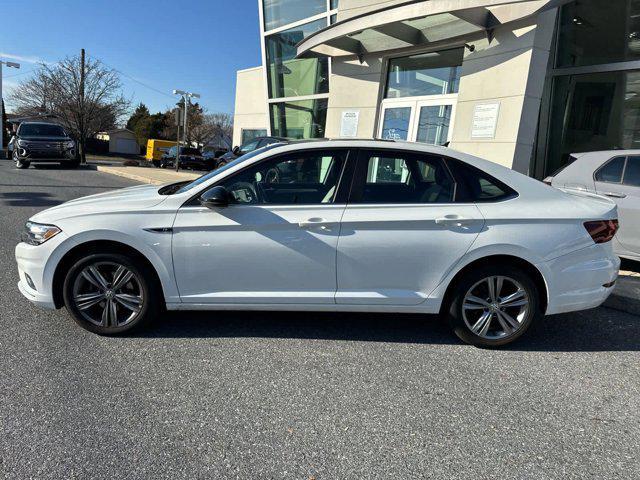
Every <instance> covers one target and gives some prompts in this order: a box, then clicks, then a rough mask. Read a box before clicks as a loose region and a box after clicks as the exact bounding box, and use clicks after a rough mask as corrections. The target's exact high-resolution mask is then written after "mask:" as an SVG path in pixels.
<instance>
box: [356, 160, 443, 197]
mask: <svg viewBox="0 0 640 480" xmlns="http://www.w3.org/2000/svg"><path fill="white" fill-rule="evenodd" d="M359 161H360V162H361V163H360V165H359V168H358V173H357V174H356V175H358V178H357V179H356V181H357V183H356V187H355V191H354V195H353V198H352V200H351V201H352V202H353V203H387V204H421V203H422V204H428V203H450V202H451V201H452V200H453V191H454V182H453V179H452V178H451V175H450V174H449V171H448V170H447V168H446V166H445V165H444V162H443V160H442V158H439V157H436V156H430V155H419V154H414V153H411V152H364V151H363V152H362V153H361V157H360V160H359ZM363 177H364V178H363Z"/></svg>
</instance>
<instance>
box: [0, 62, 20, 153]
mask: <svg viewBox="0 0 640 480" xmlns="http://www.w3.org/2000/svg"><path fill="white" fill-rule="evenodd" d="M2 65H6V66H7V67H11V68H20V64H19V63H16V62H3V61H1V60H0V152H4V150H3V148H4V99H3V97H2Z"/></svg>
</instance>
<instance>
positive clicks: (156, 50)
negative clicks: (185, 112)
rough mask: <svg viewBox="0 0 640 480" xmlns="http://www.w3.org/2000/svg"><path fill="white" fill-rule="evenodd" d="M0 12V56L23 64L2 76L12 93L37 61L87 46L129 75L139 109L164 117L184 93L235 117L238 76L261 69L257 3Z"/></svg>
mask: <svg viewBox="0 0 640 480" xmlns="http://www.w3.org/2000/svg"><path fill="white" fill-rule="evenodd" d="M0 12H1V13H0V17H2V18H3V20H2V22H1V25H0V57H2V58H3V59H4V60H10V59H12V58H13V59H15V61H19V62H21V63H22V69H21V70H14V69H8V68H5V69H4V70H3V72H4V75H3V77H4V85H5V89H7V90H8V89H9V88H11V86H12V85H15V84H16V83H18V82H19V81H21V80H23V79H25V78H28V76H29V74H28V73H25V72H28V71H29V70H32V69H33V68H34V67H35V66H36V65H35V64H34V62H37V61H38V60H44V61H47V62H55V61H56V60H59V59H61V58H64V57H65V56H67V55H74V54H77V53H79V52H80V49H81V48H83V47H84V48H85V49H86V51H87V55H91V56H93V57H94V58H97V59H99V60H101V61H103V62H104V63H106V64H107V65H109V66H111V67H113V68H116V69H117V70H119V71H121V72H123V73H124V74H126V76H122V77H121V78H122V81H123V84H124V93H125V95H126V96H127V98H131V99H132V101H133V102H134V105H135V104H137V103H138V102H140V101H142V102H144V103H145V104H147V106H148V107H149V109H150V110H151V111H152V112H155V111H161V110H165V109H166V108H167V107H168V106H170V105H173V104H174V103H175V100H173V99H172V95H171V91H172V90H173V89H174V88H179V89H183V90H188V91H193V92H198V93H200V94H201V95H202V100H201V103H202V104H203V105H204V106H205V107H207V109H208V110H209V111H211V112H229V113H233V106H234V101H235V76H236V70H239V69H242V68H249V67H255V66H257V65H260V40H259V25H258V4H257V0H232V1H226V0H182V1H167V0H129V1H125V0H110V1H106V0H23V1H21V2H17V1H15V0H11V1H7V0H0ZM16 74H19V75H16ZM128 77H131V78H133V79H135V80H138V81H139V82H142V83H144V84H146V85H148V86H150V87H153V89H151V88H147V87H145V86H143V85H140V84H139V83H136V82H135V81H133V80H131V78H128ZM154 89H155V90H159V91H160V92H165V93H164V94H163V93H160V92H156V91H155V90H154ZM8 107H10V106H8ZM7 110H9V111H10V108H7Z"/></svg>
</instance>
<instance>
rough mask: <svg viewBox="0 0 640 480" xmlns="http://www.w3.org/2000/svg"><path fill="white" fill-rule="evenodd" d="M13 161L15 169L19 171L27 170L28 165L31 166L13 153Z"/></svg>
mask: <svg viewBox="0 0 640 480" xmlns="http://www.w3.org/2000/svg"><path fill="white" fill-rule="evenodd" d="M13 160H14V161H15V162H16V168H19V169H21V170H22V169H26V168H29V165H31V162H30V161H28V160H21V159H20V157H18V153H17V152H14V154H13Z"/></svg>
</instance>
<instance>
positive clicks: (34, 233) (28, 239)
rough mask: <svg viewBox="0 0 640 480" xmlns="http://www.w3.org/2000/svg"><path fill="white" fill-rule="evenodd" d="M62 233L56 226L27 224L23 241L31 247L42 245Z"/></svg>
mask: <svg viewBox="0 0 640 480" xmlns="http://www.w3.org/2000/svg"><path fill="white" fill-rule="evenodd" d="M61 231H62V230H60V229H59V228H58V227H56V226H55V225H44V224H42V223H33V222H27V223H26V225H25V226H24V232H23V233H22V241H23V242H25V243H28V244H30V245H41V244H43V243H44V242H46V241H47V240H49V239H50V238H53V237H55V236H56V235H57V234H59V233H60V232H61Z"/></svg>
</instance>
